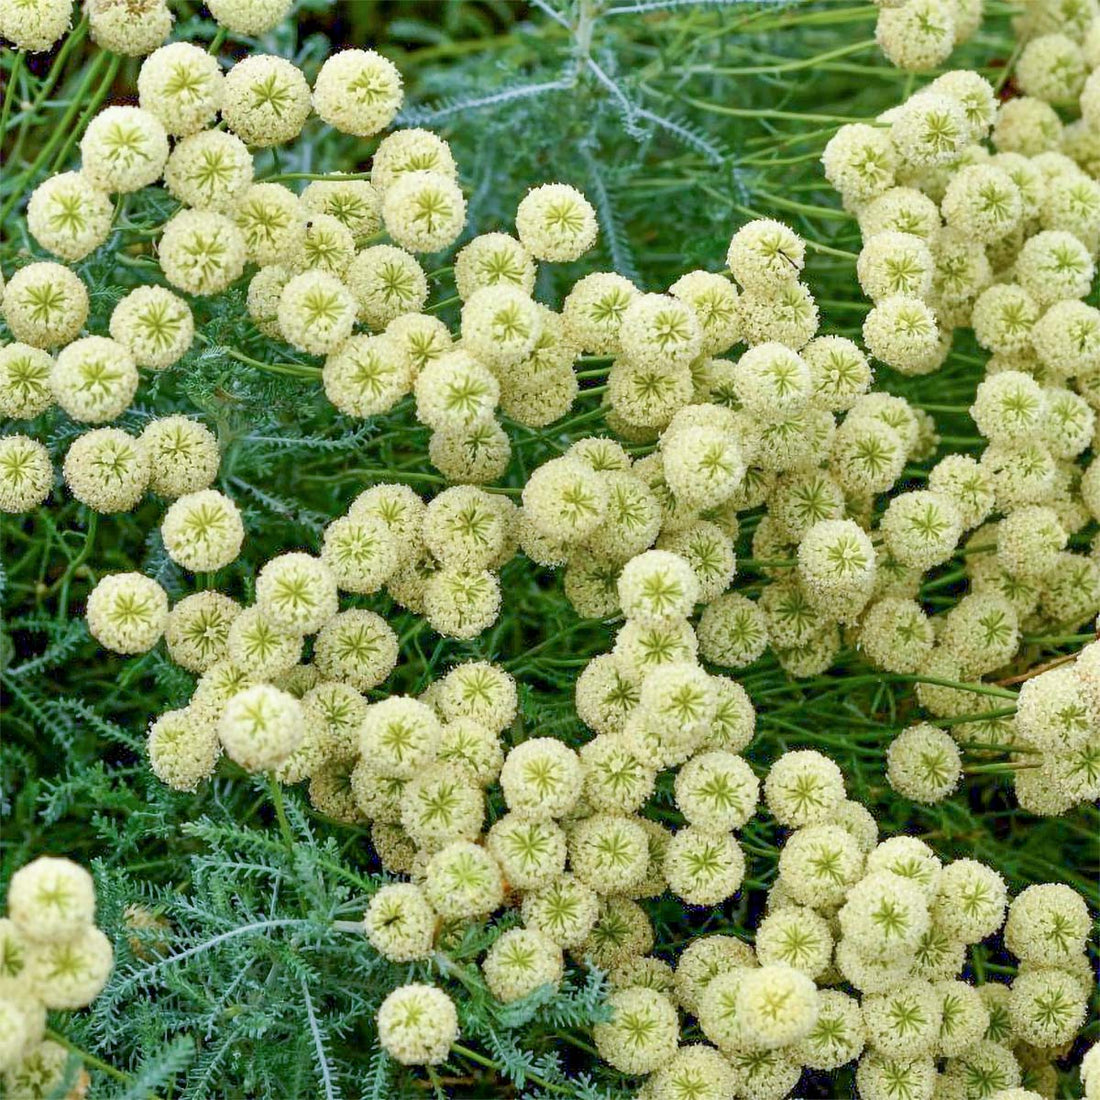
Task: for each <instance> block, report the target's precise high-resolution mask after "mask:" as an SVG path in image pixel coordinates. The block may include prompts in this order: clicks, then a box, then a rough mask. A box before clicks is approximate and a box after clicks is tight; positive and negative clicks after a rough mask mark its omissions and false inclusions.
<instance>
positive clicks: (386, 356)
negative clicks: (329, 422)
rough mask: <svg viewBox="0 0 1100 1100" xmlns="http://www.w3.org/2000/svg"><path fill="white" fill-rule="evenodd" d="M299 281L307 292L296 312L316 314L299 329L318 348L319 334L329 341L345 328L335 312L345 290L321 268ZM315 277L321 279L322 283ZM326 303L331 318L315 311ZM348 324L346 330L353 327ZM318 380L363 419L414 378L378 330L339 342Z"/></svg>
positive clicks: (391, 401)
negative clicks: (368, 334) (303, 327)
mask: <svg viewBox="0 0 1100 1100" xmlns="http://www.w3.org/2000/svg"><path fill="white" fill-rule="evenodd" d="M297 279H299V280H306V282H305V283H303V284H302V286H301V287H300V288H299V290H300V291H302V290H304V291H305V294H304V296H302V299H301V300H302V306H301V309H299V311H298V314H299V320H303V319H305V318H306V316H307V310H306V307H307V305H308V306H309V307H311V308H310V309H309V313H310V315H312V316H313V318H314V319H313V320H311V321H310V324H309V326H308V328H307V329H305V330H303V331H302V332H301V333H300V339H301V340H302V341H309V342H313V343H314V346H317V345H319V344H320V343H321V342H322V338H323V339H324V341H325V342H327V341H328V340H329V338H330V337H331V336H333V335H336V334H337V328H340V329H342V328H343V327H344V324H343V322H344V321H345V320H346V315H345V316H343V317H341V316H339V314H338V311H339V310H340V309H341V308H342V303H343V302H344V299H345V298H346V295H347V291H346V290H345V289H344V287H343V285H342V284H341V283H340V282H339V281H338V280H336V279H334V278H333V277H332V276H331V275H325V274H323V273H322V272H319V271H309V272H306V273H305V274H303V275H299V276H297ZM318 280H324V282H323V284H322V283H320V282H319V281H318ZM294 281H296V280H292V282H294ZM289 285H290V284H288V286H289ZM326 305H331V307H332V309H333V313H332V315H331V317H329V316H322V315H320V314H318V313H317V309H318V308H319V307H321V306H326ZM280 308H282V306H280ZM352 320H354V317H353V318H352ZM347 327H348V329H349V331H350V327H351V326H350V325H348V326H347ZM321 382H322V385H323V386H324V390H325V396H326V397H327V398H328V399H329V400H330V401H331V402H332V403H333V404H334V405H335V406H336V407H337V408H338V409H339V410H340V411H341V412H342V413H345V414H347V415H348V416H356V417H364V418H365V417H371V416H377V415H379V414H380V413H384V412H389V410H390V409H392V408H393V406H394V405H396V404H397V402H398V401H399V400H400V399H401V398H402V397H404V396H405V394H407V393H408V392H409V389H410V386H411V382H412V379H411V375H410V372H409V367H408V363H407V362H404V361H403V360H402V357H401V355H400V354H399V353H398V347H397V344H396V341H395V340H394V338H393V337H391V336H389V335H388V334H387V333H380V334H379V335H377V336H361V335H360V336H351V337H350V338H347V339H343V340H340V341H338V342H337V345H336V349H335V350H334V351H333V352H332V354H330V355H329V356H328V357H327V358H326V359H325V365H324V370H323V372H322V375H321Z"/></svg>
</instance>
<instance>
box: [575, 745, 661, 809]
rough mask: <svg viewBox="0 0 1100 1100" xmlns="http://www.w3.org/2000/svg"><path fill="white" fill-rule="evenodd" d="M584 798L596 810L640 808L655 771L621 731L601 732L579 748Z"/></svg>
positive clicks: (649, 789) (648, 790)
mask: <svg viewBox="0 0 1100 1100" xmlns="http://www.w3.org/2000/svg"><path fill="white" fill-rule="evenodd" d="M580 755H581V765H582V767H583V770H584V798H585V800H586V802H587V803H588V804H589V805H591V806H593V807H595V808H596V809H598V810H600V811H607V812H610V813H631V812H634V811H637V810H640V809H641V807H642V805H643V804H644V803H645V802H646V800H647V799H648V798H649V797H650V795H651V794H652V793H653V789H654V782H655V779H656V772H655V770H654V768H653V767H651V766H650V765H649V763H648V762H647V761H646V760H644V759H643V758H642V754H641V753H640V752H639V751H638V747H637V745H636V744H635V742H634V740H633V739H632V738H631V737H630V736H628V735H627V734H625V733H602V734H600V735H598V736H597V737H595V738H594V739H593V740H592V741H589V742H588V744H586V745H584V746H582V748H581V750H580Z"/></svg>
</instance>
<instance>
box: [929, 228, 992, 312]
mask: <svg viewBox="0 0 1100 1100" xmlns="http://www.w3.org/2000/svg"><path fill="white" fill-rule="evenodd" d="M930 249H931V253H932V260H933V265H934V266H933V270H932V292H931V298H932V299H933V300H934V301H935V302H936V303H937V307H938V308H939V310H940V313H941V315H943V316H941V321H942V322H943V323H944V324H945V326H946V324H947V317H946V314H948V313H950V312H951V310H952V309H955V308H957V309H959V310H960V311H964V319H965V320H968V319H969V311H970V302H971V300H972V299H973V298H975V297H976V296H977V295H978V294H979V293H981V291H983V290H984V289H985V288H986V287H987V286H988V285H989V284H990V282H991V281H992V279H993V273H992V270H991V268H990V264H989V260H988V258H987V257H986V253H985V249H984V248H979V247H977V246H976V245H975V243H974V242H973V241H972V240H970V239H968V238H967V237H965V236H964V235H963V234H962V233H961V232H959V231H958V230H957V229H941V230H940V231H939V232H938V233H937V234H936V235H935V236H934V237H933V238H932V240H931V242H930Z"/></svg>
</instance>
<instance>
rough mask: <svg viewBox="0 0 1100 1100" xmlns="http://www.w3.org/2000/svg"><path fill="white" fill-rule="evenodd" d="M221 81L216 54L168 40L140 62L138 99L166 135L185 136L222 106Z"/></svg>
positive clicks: (209, 119) (193, 131)
mask: <svg viewBox="0 0 1100 1100" xmlns="http://www.w3.org/2000/svg"><path fill="white" fill-rule="evenodd" d="M223 80H224V78H223V77H222V71H221V66H220V65H219V64H218V59H217V58H216V57H214V56H213V55H211V54H208V53H207V52H206V50H204V49H202V48H201V47H199V46H195V45H192V44H191V43H189V42H170V43H169V44H168V45H167V46H161V47H160V49H158V50H154V51H153V52H152V53H151V54H150V55H149V56H148V57H147V58H146V59H145V60H144V61H143V62H142V65H141V69H140V71H139V72H138V79H137V86H138V100H139V102H140V103H141V106H142V109H143V110H145V111H147V112H148V113H149V114H151V115H153V116H154V117H155V118H156V119H157V120H158V121H159V122H160V123H161V125H162V126H163V127H164V129H165V130H166V131H167V132H168V133H169V134H171V135H172V136H173V137H185V136H187V135H189V134H194V133H197V132H198V131H199V130H202V129H203V128H204V127H206V126H208V125H209V124H210V123H211V122H213V120H214V118H215V116H216V115H217V113H218V111H219V109H220V108H221V105H222V95H223ZM103 113H104V114H105V113H106V112H103ZM99 117H100V118H102V117H103V116H102V114H101V115H100V116H99ZM163 166H164V163H163V161H162V162H161V167H163ZM158 174H159V173H158ZM153 179H154V180H155V179H156V176H154V177H153ZM150 182H152V180H151V181H150Z"/></svg>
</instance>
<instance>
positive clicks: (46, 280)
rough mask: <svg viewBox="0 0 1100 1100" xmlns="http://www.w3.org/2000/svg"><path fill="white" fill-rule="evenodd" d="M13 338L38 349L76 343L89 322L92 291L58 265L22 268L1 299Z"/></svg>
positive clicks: (73, 274)
mask: <svg viewBox="0 0 1100 1100" xmlns="http://www.w3.org/2000/svg"><path fill="white" fill-rule="evenodd" d="M0 306H2V308H3V313H4V320H5V321H7V323H8V328H10V329H11V333H12V335H13V336H14V337H15V338H16V340H19V341H21V342H22V343H24V344H30V345H31V346H32V347H36V348H52V347H56V346H58V345H59V344H67V343H69V342H70V341H71V340H74V339H75V338H76V336H77V334H78V333H79V332H80V330H81V329H82V328H83V327H84V322H85V321H86V320H87V319H88V291H87V289H86V288H85V286H84V284H83V283H82V282H81V281H80V277H79V276H78V275H77V274H76V273H75V272H73V271H70V270H69V269H68V268H67V267H63V266H62V265H61V264H55V263H49V262H44V263H33V264H27V265H26V266H25V267H21V268H20V269H19V270H18V271H17V272H16V273H15V274H14V275H13V276H12V277H11V281H10V282H9V283H8V285H7V286H6V287H5V288H4V294H3V298H2V299H0Z"/></svg>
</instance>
